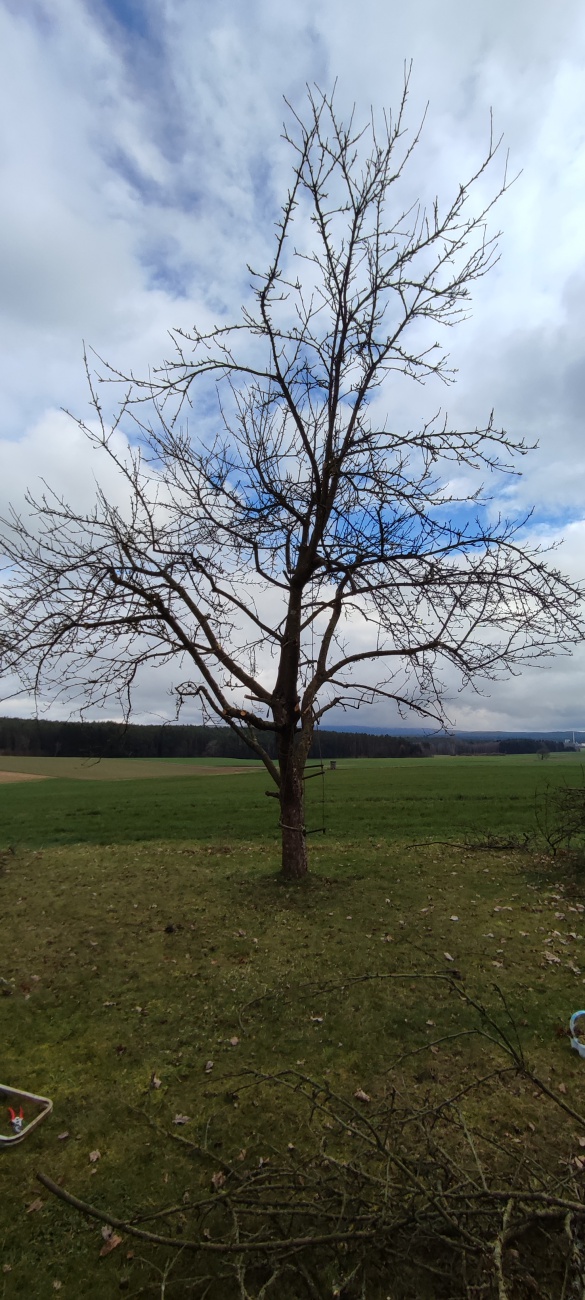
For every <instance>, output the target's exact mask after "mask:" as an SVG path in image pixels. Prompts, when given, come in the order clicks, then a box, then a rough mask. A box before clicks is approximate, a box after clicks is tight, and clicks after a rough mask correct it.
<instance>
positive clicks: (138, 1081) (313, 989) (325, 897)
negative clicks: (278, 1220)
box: [0, 755, 585, 1300]
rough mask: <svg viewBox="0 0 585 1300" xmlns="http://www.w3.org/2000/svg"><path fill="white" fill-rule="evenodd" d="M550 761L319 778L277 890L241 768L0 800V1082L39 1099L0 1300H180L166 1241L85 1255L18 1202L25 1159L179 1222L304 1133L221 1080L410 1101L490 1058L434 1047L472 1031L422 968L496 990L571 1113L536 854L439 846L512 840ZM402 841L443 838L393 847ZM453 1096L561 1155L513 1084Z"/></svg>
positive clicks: (576, 1100) (563, 762)
mask: <svg viewBox="0 0 585 1300" xmlns="http://www.w3.org/2000/svg"><path fill="white" fill-rule="evenodd" d="M576 757H577V756H570V757H569V756H567V757H565V756H564V755H561V756H559V761H555V759H551V760H550V761H549V762H548V763H547V764H544V763H539V762H538V761H537V760H534V759H532V758H531V757H529V758H525V759H523V758H510V759H499V758H498V759H485V760H482V759H470V760H466V759H455V760H452V759H444V760H441V759H440V760H432V761H428V762H427V761H424V762H416V760H394V761H393V760H382V761H380V762H370V761H361V762H354V763H350V762H349V761H348V762H347V763H343V764H341V765H340V766H339V767H338V770H337V771H336V772H335V773H330V774H329V773H328V774H327V778H326V781H327V785H326V819H327V829H328V833H327V835H326V836H324V837H321V836H315V837H314V838H313V840H312V850H313V852H312V867H313V873H312V877H311V880H310V881H309V882H307V883H306V884H305V885H303V886H302V887H297V888H290V887H285V886H283V885H282V884H280V883H279V882H278V880H277V878H276V871H277V868H278V845H277V841H276V835H275V826H274V822H275V807H274V804H273V801H271V800H268V799H266V798H265V796H264V794H263V791H264V789H265V788H267V782H266V779H265V778H264V777H262V776H261V775H260V776H257V775H256V774H254V773H252V772H251V773H249V774H248V775H247V776H246V777H242V778H240V777H230V776H225V777H222V778H221V779H219V778H207V777H203V776H201V777H198V778H197V779H196V780H194V779H193V780H190V779H189V778H183V777H176V778H173V779H172V780H170V779H169V780H164V781H160V782H157V783H156V784H153V782H151V781H132V780H130V781H128V780H125V781H123V782H122V781H120V782H113V781H112V782H109V781H99V782H97V781H96V782H95V783H93V782H84V783H83V784H82V783H81V782H75V781H74V780H69V781H64V780H59V779H55V780H47V781H43V782H39V783H34V784H33V783H31V784H23V785H11V786H5V787H3V788H0V805H1V808H2V825H3V832H2V838H3V842H4V844H12V845H13V846H14V852H7V853H6V854H5V855H4V858H3V867H2V869H1V870H0V906H1V914H2V932H1V935H2V937H1V941H0V978H1V980H2V983H1V984H0V994H2V995H3V996H0V1018H1V1032H2V1048H1V1052H0V1083H4V1084H7V1085H12V1086H16V1087H19V1086H20V1087H22V1088H24V1089H27V1090H31V1091H38V1092H40V1093H42V1094H44V1095H47V1096H49V1097H51V1098H52V1099H53V1101H54V1106H55V1110H54V1114H53V1116H52V1117H51V1118H50V1119H49V1120H47V1121H46V1122H45V1123H44V1124H43V1125H41V1126H40V1128H39V1129H38V1130H37V1132H36V1133H35V1134H34V1135H31V1137H30V1138H29V1139H27V1140H26V1141H25V1142H23V1143H22V1144H21V1145H20V1146H17V1147H15V1148H13V1149H12V1150H8V1151H4V1152H0V1256H1V1259H0V1297H1V1300H13V1297H14V1298H15V1297H27V1300H28V1298H29V1297H33V1300H36V1298H37V1297H39V1300H41V1298H42V1297H49V1296H51V1295H53V1294H55V1293H57V1292H58V1293H59V1294H61V1295H62V1296H64V1297H66V1296H70V1297H75V1300H79V1298H80V1297H83V1298H85V1297H91V1300H93V1298H94V1297H95V1300H107V1298H109V1297H112V1296H115V1295H118V1294H127V1295H131V1296H136V1295H154V1296H158V1295H165V1296H166V1297H167V1300H172V1297H173V1296H177V1297H179V1296H181V1297H182V1296H183V1295H193V1296H197V1297H199V1296H200V1295H202V1294H203V1290H202V1289H200V1288H199V1287H198V1286H196V1284H195V1283H193V1284H192V1289H191V1290H189V1286H190V1285H191V1284H189V1283H186V1284H185V1285H184V1279H185V1278H188V1277H191V1278H192V1277H193V1276H194V1275H197V1268H196V1266H195V1264H194V1263H193V1261H192V1260H191V1261H189V1260H188V1259H187V1257H185V1258H183V1257H182V1256H181V1258H180V1259H179V1261H178V1263H177V1267H176V1270H175V1271H174V1272H173V1273H172V1274H171V1275H170V1276H169V1278H168V1279H167V1282H165V1283H164V1288H163V1289H161V1286H162V1283H161V1277H160V1276H159V1275H158V1274H157V1273H156V1268H157V1267H158V1268H159V1269H160V1268H163V1269H164V1265H165V1261H166V1256H165V1252H164V1250H163V1253H162V1258H161V1256H160V1254H158V1253H157V1252H156V1251H155V1250H154V1249H153V1248H152V1247H150V1246H142V1245H141V1244H139V1243H136V1242H133V1241H132V1240H130V1239H129V1238H125V1239H124V1240H123V1241H122V1243H121V1244H120V1245H119V1246H118V1247H117V1248H116V1249H115V1250H114V1251H112V1253H111V1254H110V1255H108V1256H107V1257H104V1258H102V1257H100V1249H101V1248H102V1246H103V1239H102V1236H101V1233H100V1228H99V1225H97V1224H95V1223H91V1222H87V1221H86V1220H85V1219H83V1218H80V1217H79V1216H78V1215H77V1214H76V1213H74V1211H72V1210H70V1209H67V1208H66V1207H65V1206H64V1205H62V1204H61V1203H60V1202H58V1201H56V1200H54V1199H53V1198H51V1197H50V1196H49V1195H47V1194H46V1193H45V1192H44V1191H42V1189H41V1188H40V1187H39V1184H38V1183H37V1182H36V1180H35V1173H36V1171H37V1169H42V1170H44V1171H45V1172H46V1173H48V1174H49V1175H50V1176H51V1177H52V1178H53V1179H54V1180H55V1181H57V1182H61V1183H62V1184H63V1185H64V1186H65V1187H66V1188H67V1189H69V1190H70V1191H71V1192H73V1193H75V1194H76V1195H78V1196H79V1197H81V1198H82V1199H84V1200H86V1201H89V1202H91V1203H93V1204H96V1205H98V1206H102V1207H103V1208H105V1209H109V1210H110V1211H111V1212H112V1213H117V1214H118V1215H119V1216H120V1217H122V1218H123V1217H124V1216H127V1215H128V1214H130V1213H131V1212H132V1210H136V1209H139V1210H142V1211H143V1212H144V1213H145V1214H146V1213H149V1212H150V1213H153V1212H154V1211H155V1209H158V1208H159V1207H161V1206H165V1205H166V1206H170V1205H179V1206H181V1205H185V1206H186V1207H188V1203H189V1200H190V1199H193V1198H194V1197H196V1196H197V1195H200V1194H201V1193H202V1192H203V1191H205V1190H207V1191H209V1189H210V1187H211V1178H212V1176H213V1175H214V1173H217V1170H218V1168H219V1169H221V1167H222V1162H224V1161H228V1162H233V1161H235V1160H237V1158H238V1155H241V1153H242V1152H245V1155H244V1156H242V1161H243V1164H242V1167H248V1166H249V1165H251V1164H252V1165H254V1164H255V1165H257V1164H258V1162H259V1161H260V1160H263V1161H264V1160H266V1159H268V1158H274V1153H275V1152H276V1151H278V1150H282V1149H283V1148H284V1149H287V1147H288V1144H289V1143H292V1144H293V1145H294V1147H295V1148H297V1147H298V1148H299V1149H303V1145H304V1144H306V1143H307V1142H308V1141H309V1138H310V1136H311V1135H310V1133H309V1129H308V1127H307V1124H306V1119H305V1118H302V1117H301V1114H300V1111H299V1107H298V1104H297V1102H296V1101H295V1098H294V1096H293V1097H291V1098H290V1099H289V1100H284V1101H283V1100H282V1098H281V1099H280V1100H278V1101H276V1100H275V1099H274V1098H273V1097H272V1095H271V1094H270V1095H269V1094H266V1093H264V1092H263V1091H262V1090H261V1089H260V1088H259V1087H256V1086H255V1087H252V1088H246V1087H245V1086H244V1084H245V1079H244V1077H243V1076H244V1072H245V1071H246V1070H261V1071H264V1072H274V1071H276V1070H279V1069H282V1068H285V1067H293V1068H295V1069H298V1070H300V1071H302V1072H303V1073H305V1072H306V1073H307V1074H309V1075H311V1076H312V1077H314V1078H318V1079H321V1080H327V1081H329V1082H330V1083H331V1086H332V1087H335V1089H336V1090H337V1091H339V1092H340V1093H341V1094H342V1095H344V1096H347V1097H349V1098H352V1097H353V1094H354V1092H355V1090H356V1089H358V1088H361V1089H364V1090H365V1091H366V1092H367V1094H368V1095H369V1096H370V1097H372V1099H373V1100H374V1101H375V1100H376V1099H377V1098H379V1097H381V1096H382V1095H384V1093H385V1089H386V1088H387V1085H388V1080H389V1078H390V1079H391V1080H392V1081H393V1086H394V1087H396V1088H397V1089H398V1094H399V1095H401V1096H403V1097H406V1098H408V1099H410V1100H413V1099H417V1098H418V1099H422V1098H424V1097H425V1096H427V1095H428V1094H429V1093H433V1094H434V1093H437V1092H444V1091H445V1090H447V1091H448V1090H449V1089H452V1088H453V1085H454V1084H456V1085H457V1086H459V1084H460V1083H462V1084H465V1081H466V1080H468V1079H471V1078H472V1077H474V1076H475V1075H476V1074H477V1073H481V1072H482V1071H484V1070H485V1068H486V1065H487V1067H491V1066H492V1065H493V1064H494V1062H495V1060H496V1058H497V1056H498V1053H497V1051H496V1048H495V1047H494V1046H492V1047H490V1046H489V1045H488V1046H486V1044H485V1042H483V1041H482V1040H479V1039H477V1038H475V1037H473V1036H468V1037H458V1038H453V1037H452V1035H454V1034H464V1033H466V1032H467V1031H469V1030H471V1029H473V1028H474V1027H476V1025H477V1016H476V1013H475V1012H474V1011H473V1008H471V1007H470V1006H469V1005H468V1004H466V1003H465V1002H464V1001H462V999H461V997H459V996H458V995H457V993H456V992H454V991H453V985H452V983H450V982H449V981H445V980H438V979H436V978H433V977H434V976H436V975H438V974H439V975H445V974H447V973H449V972H451V971H453V970H456V972H457V978H459V976H462V977H463V980H464V984H463V985H462V987H465V988H467V989H469V991H470V992H471V993H472V994H474V995H475V994H477V995H478V996H479V997H480V998H481V999H482V1000H483V1001H484V1002H485V1003H486V1004H487V1005H488V1007H489V1008H490V1009H491V1010H492V1011H493V1012H494V1015H495V1016H496V1017H500V1018H501V1017H502V1016H504V1019H505V1013H504V1011H503V1004H502V1001H501V996H500V993H499V992H498V991H497V990H496V988H495V987H494V985H495V984H497V985H498V986H499V989H500V990H501V994H503V995H504V997H505V999H506V1001H507V1005H508V1007H509V1011H510V1014H511V1015H512V1017H513V1019H514V1022H515V1024H516V1025H517V1027H518V1029H519V1032H520V1034H521V1037H522V1040H523V1043H524V1046H525V1049H526V1052H527V1055H528V1058H529V1060H530V1061H531V1062H532V1063H533V1064H534V1066H535V1068H536V1069H537V1070H538V1072H539V1073H540V1076H541V1077H542V1078H543V1079H544V1080H545V1081H546V1082H547V1083H548V1084H550V1085H551V1086H552V1087H553V1089H555V1090H556V1089H557V1088H558V1085H559V1084H560V1085H562V1087H561V1091H562V1095H563V1097H564V1098H565V1101H566V1102H567V1104H570V1106H571V1107H572V1108H573V1109H574V1110H575V1111H578V1112H583V1111H584V1110H585V1062H582V1061H581V1060H580V1059H579V1058H578V1056H577V1055H576V1053H572V1052H571V1051H570V1049H569V1047H568V1043H567V1040H566V1038H564V1037H563V1036H562V1028H563V1026H565V1025H566V1022H567V1020H568V1016H569V1014H570V1013H571V1011H573V1010H576V1009H577V1008H578V1007H579V1006H580V1005H581V1004H582V1003H585V987H584V986H585V958H583V957H582V956H581V950H582V947H583V944H584V943H585V938H582V937H581V934H582V932H583V933H584V934H585V924H583V923H582V917H583V915H584V914H585V898H583V890H582V888H581V883H580V881H579V879H578V878H575V877H574V876H573V877H571V878H569V877H568V876H563V871H562V868H561V867H560V866H555V865H554V864H551V863H550V862H549V861H546V860H545V859H544V858H542V857H536V856H534V855H532V856H529V855H525V854H520V853H513V852H502V853H491V852H486V851H475V850H473V849H472V848H466V847H464V846H463V837H464V835H465V834H466V833H469V834H477V835H482V834H485V833H486V832H488V831H491V832H495V833H498V834H501V833H502V832H506V833H507V832H510V831H515V832H518V833H520V832H522V830H523V829H526V828H527V824H528V821H529V819H530V818H531V817H532V815H533V807H534V797H535V790H537V789H538V786H539V785H540V784H542V783H546V782H549V781H550V782H552V781H557V780H565V779H570V780H571V781H575V782H577V781H578V780H580V779H581V778H580V773H581V766H580V763H578V762H575V761H574V760H575V758H576ZM244 782H245V786H244ZM311 785H312V787H313V788H312V789H310V790H309V805H310V808H309V814H310V815H309V817H308V823H309V825H311V817H314V820H315V822H316V823H318V821H319V818H320V812H321V810H320V802H319V796H320V792H319V791H317V790H316V789H315V787H318V786H320V782H319V781H314V782H312V783H311ZM425 839H429V840H435V839H436V840H441V839H450V840H452V839H456V840H458V839H460V840H461V845H462V847H458V848H447V847H442V846H441V845H433V844H431V845H427V846H423V847H415V848H413V847H410V846H409V841H417V843H418V842H420V841H423V840H425ZM364 976H367V977H368V978H367V979H364V978H363V977H364ZM378 977H379V978H378ZM390 977H392V978H390ZM413 1050H414V1051H415V1052H416V1055H415V1056H410V1057H409V1056H407V1059H401V1058H403V1057H404V1054H405V1053H409V1052H410V1051H413ZM210 1062H212V1065H210V1064H209V1063H210ZM153 1077H155V1078H156V1080H160V1087H158V1086H157V1087H156V1088H154V1087H152V1086H151V1080H152V1079H153ZM469 1106H470V1115H471V1118H473V1119H479V1120H480V1121H481V1122H482V1123H483V1124H484V1125H485V1126H491V1131H493V1132H494V1133H496V1132H501V1131H502V1129H503V1128H505V1129H506V1133H507V1134H508V1136H510V1135H512V1136H511V1137H510V1140H512V1141H517V1142H519V1143H520V1142H521V1143H523V1144H524V1143H528V1144H530V1143H532V1144H533V1145H535V1146H536V1148H537V1149H538V1150H540V1152H541V1153H542V1152H544V1153H545V1157H546V1159H547V1160H548V1161H549V1164H550V1167H551V1169H553V1170H555V1169H558V1168H560V1167H561V1165H563V1162H566V1161H567V1160H570V1159H572V1158H573V1156H574V1154H575V1152H578V1151H579V1150H580V1147H579V1138H580V1137H581V1138H582V1137H583V1130H582V1129H581V1128H580V1127H579V1124H578V1123H577V1122H576V1121H575V1120H574V1119H572V1118H571V1117H570V1116H568V1115H567V1114H561V1113H560V1112H557V1111H555V1110H554V1108H552V1109H551V1108H550V1107H548V1106H547V1105H545V1104H544V1102H543V1099H542V1097H541V1096H540V1095H539V1094H538V1093H537V1092H534V1090H533V1089H530V1088H529V1089H528V1090H527V1089H525V1088H523V1089H520V1087H519V1085H516V1084H515V1083H510V1085H509V1086H505V1085H504V1084H503V1083H501V1082H500V1081H498V1080H496V1081H494V1083H493V1085H492V1086H491V1087H490V1088H489V1089H486V1090H484V1092H483V1093H482V1094H481V1095H480V1096H479V1097H475V1098H474V1100H473V1101H471V1100H470V1102H469ZM177 1115H181V1116H185V1117H187V1118H188V1123H186V1124H184V1125H182V1126H177V1125H174V1123H173V1121H174V1118H175V1116H177ZM1 1127H2V1126H1V1125H0V1129H1ZM314 1127H315V1126H314V1124H313V1130H314ZM4 1131H5V1129H4ZM63 1134H67V1136H63ZM169 1135H174V1138H175V1139H176V1138H177V1137H181V1136H182V1137H185V1138H187V1139H188V1140H191V1141H192V1142H194V1143H197V1144H201V1143H202V1142H203V1140H204V1141H205V1147H206V1150H205V1153H204V1154H203V1155H201V1154H200V1155H196V1154H195V1153H194V1152H193V1150H192V1149H191V1148H190V1147H188V1146H185V1145H183V1144H182V1143H180V1142H177V1141H176V1140H173V1136H169ZM313 1137H314V1132H313ZM96 1151H98V1152H99V1153H100V1154H99V1158H98V1159H96V1160H93V1161H92V1160H90V1153H92V1152H94V1153H95V1152H96ZM37 1199H40V1200H41V1202H42V1205H41V1206H40V1207H39V1208H36V1209H35V1208H32V1209H30V1207H31V1206H34V1205H35V1203H36V1202H37ZM29 1210H30V1212H29ZM186 1214H187V1210H185V1215H186ZM161 1223H162V1226H163V1227H164V1225H165V1221H164V1220H162V1221H161ZM155 1226H156V1225H155ZM56 1284H60V1285H59V1286H57V1285H56ZM214 1287H215V1289H212V1290H211V1291H210V1293H209V1300H220V1298H221V1297H223V1294H224V1293H223V1292H222V1290H221V1283H220V1282H219V1281H218V1282H216V1283H215V1284H214ZM175 1288H176V1289H175ZM185 1288H186V1289H185ZM225 1294H226V1295H227V1292H226V1293H225ZM283 1294H284V1293H283ZM286 1294H287V1296H288V1295H289V1294H290V1295H292V1296H296V1294H297V1293H296V1292H295V1291H294V1289H293V1291H292V1292H290V1293H289V1292H287V1293H286ZM298 1294H299V1295H300V1292H299V1293H298ZM331 1294H333V1293H331ZM387 1294H388V1293H387V1291H386V1290H380V1291H376V1292H375V1293H374V1292H372V1297H370V1293H369V1292H368V1296H367V1300H378V1297H379V1300H382V1296H386V1295H387ZM392 1294H393V1295H394V1293H392ZM397 1294H398V1293H397ZM428 1294H429V1295H431V1294H434V1292H432V1291H431V1292H429V1293H428ZM441 1294H442V1293H441ZM527 1294H528V1293H527ZM541 1294H543V1295H544V1294H546V1295H550V1296H551V1297H552V1295H553V1293H552V1292H542V1293H541ZM555 1294H558V1293H555ZM425 1300H426V1298H425Z"/></svg>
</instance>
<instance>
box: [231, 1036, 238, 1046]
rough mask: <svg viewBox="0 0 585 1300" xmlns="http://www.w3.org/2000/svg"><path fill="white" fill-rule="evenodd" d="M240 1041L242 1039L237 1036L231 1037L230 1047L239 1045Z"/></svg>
mask: <svg viewBox="0 0 585 1300" xmlns="http://www.w3.org/2000/svg"><path fill="white" fill-rule="evenodd" d="M239 1041H240V1040H239V1038H236V1037H235V1036H234V1037H233V1038H230V1047H237V1046H238V1043H239Z"/></svg>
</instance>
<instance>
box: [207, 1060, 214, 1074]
mask: <svg viewBox="0 0 585 1300" xmlns="http://www.w3.org/2000/svg"><path fill="white" fill-rule="evenodd" d="M212 1069H213V1061H206V1062H205V1073H206V1074H211V1071H212Z"/></svg>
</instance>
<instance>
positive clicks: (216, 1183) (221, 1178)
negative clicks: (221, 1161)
mask: <svg viewBox="0 0 585 1300" xmlns="http://www.w3.org/2000/svg"><path fill="white" fill-rule="evenodd" d="M224 1183H225V1174H224V1173H222V1171H221V1169H220V1170H219V1172H218V1173H217V1174H212V1175H211V1184H212V1187H214V1189H215V1191H216V1192H218V1191H219V1189H220V1187H223V1185H224Z"/></svg>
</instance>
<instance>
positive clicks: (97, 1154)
mask: <svg viewBox="0 0 585 1300" xmlns="http://www.w3.org/2000/svg"><path fill="white" fill-rule="evenodd" d="M89 1158H90V1160H91V1163H92V1165H95V1162H96V1160H101V1151H90V1153H89Z"/></svg>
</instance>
